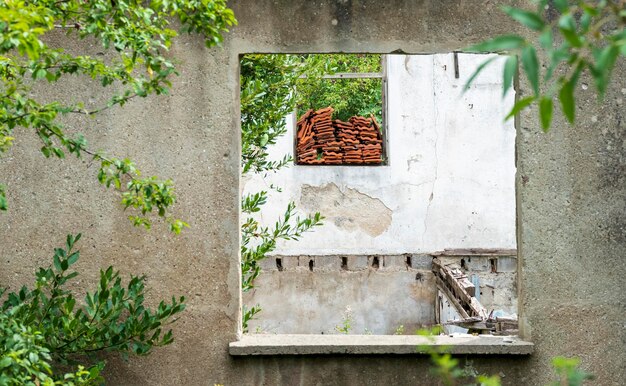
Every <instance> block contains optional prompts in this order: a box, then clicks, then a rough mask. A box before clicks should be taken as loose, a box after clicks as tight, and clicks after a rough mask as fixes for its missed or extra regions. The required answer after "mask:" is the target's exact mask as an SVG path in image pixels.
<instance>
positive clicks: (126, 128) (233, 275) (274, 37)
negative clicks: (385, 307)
mask: <svg viewBox="0 0 626 386" xmlns="http://www.w3.org/2000/svg"><path fill="white" fill-rule="evenodd" d="M505 3H506V4H512V5H523V6H529V7H530V6H531V4H530V2H527V1H512V2H503V1H490V2H483V1H448V0H446V1H430V0H421V1H415V2H409V1H400V0H398V1H389V2H380V1H370V0H360V1H357V0H352V1H315V2H312V1H304V0H299V1H292V0H289V1H286V0H277V1H269V0H255V1H249V0H240V1H237V2H233V3H232V6H233V7H234V10H235V13H236V14H237V16H238V18H239V22H240V24H239V26H238V27H236V28H234V29H233V32H232V33H231V34H229V35H227V37H226V42H225V44H224V48H222V49H215V50H206V49H205V48H204V47H203V45H202V43H201V42H200V40H199V39H197V38H194V37H186V38H184V39H183V41H181V42H179V43H177V44H176V45H175V46H174V47H173V54H174V55H178V56H179V57H180V58H181V60H182V62H183V67H182V69H181V70H182V71H181V76H180V77H179V78H177V79H176V80H175V82H174V92H173V96H171V97H162V98H156V99H152V100H150V101H144V100H133V101H132V102H131V103H129V104H128V105H127V106H126V107H125V108H124V109H123V110H121V111H120V110H112V111H109V112H107V113H105V114H104V115H103V116H102V117H100V118H99V119H98V120H96V121H89V120H87V121H85V122H82V123H84V124H85V125H86V126H85V127H89V129H88V130H86V134H87V136H88V137H89V139H90V140H91V142H92V143H94V145H95V147H98V148H106V149H111V150H112V151H113V152H114V153H115V154H117V155H121V156H123V155H127V154H128V155H131V154H132V155H134V158H135V159H136V161H137V162H138V164H139V165H142V168H143V171H144V173H145V174H147V175H152V174H156V173H157V172H158V173H159V174H160V175H164V176H172V177H175V178H176V182H177V186H178V192H179V198H180V203H179V204H178V210H179V214H180V216H181V217H183V218H186V219H188V220H189V222H190V223H191V224H192V226H193V228H192V229H191V230H189V231H188V232H186V233H185V234H184V235H182V236H181V237H178V238H174V237H170V236H169V235H166V234H165V233H166V232H165V231H162V230H161V229H159V228H158V227H157V228H155V229H153V230H152V231H151V232H148V233H146V232H144V231H142V230H139V229H133V228H132V227H131V226H130V225H129V224H128V222H127V220H126V219H125V216H124V215H123V214H121V212H120V211H119V206H118V204H117V199H116V198H115V197H113V196H112V195H111V194H110V193H109V192H105V191H103V189H102V188H101V187H99V186H98V185H97V184H96V183H95V176H89V175H87V176H82V174H84V173H85V172H87V174H89V173H90V172H92V169H93V168H89V167H88V162H85V163H82V162H77V161H72V160H65V161H58V160H48V161H46V160H43V159H42V156H41V154H39V152H38V150H37V149H38V148H39V146H38V143H37V139H36V138H35V137H34V135H32V136H31V135H30V133H27V132H18V133H17V134H18V138H19V139H18V141H17V143H16V146H15V148H14V149H13V150H12V152H11V154H10V155H8V156H7V157H6V158H3V159H2V160H1V161H0V176H2V177H1V179H2V180H3V182H5V183H6V185H7V186H8V188H9V199H10V204H11V210H10V211H9V212H8V213H7V214H2V215H1V216H0V229H1V231H0V255H1V262H2V264H0V280H1V281H2V283H3V284H7V285H10V286H11V288H13V289H15V288H16V287H17V286H18V285H20V284H22V283H27V282H30V281H31V278H32V273H33V271H34V269H35V267H37V266H39V265H45V264H48V263H49V261H50V256H51V251H52V248H53V247H54V246H56V245H58V244H60V243H62V241H63V240H64V236H65V234H66V233H67V232H77V231H82V232H83V233H85V236H84V240H83V241H82V242H81V244H82V248H83V254H82V261H81V262H80V263H79V264H80V268H81V270H82V271H84V274H83V275H82V276H81V277H80V283H76V284H75V286H76V288H78V287H82V286H85V285H86V283H88V282H90V281H92V280H93V279H94V277H96V275H97V270H98V269H99V268H100V267H103V266H106V265H107V264H110V263H114V264H116V265H117V266H119V267H120V268H122V269H124V270H125V271H128V272H130V271H133V272H141V271H143V272H144V273H146V275H147V277H148V279H147V280H148V281H147V285H148V287H149V288H150V293H149V299H150V301H155V300H156V299H159V298H162V297H168V296H170V295H172V294H184V295H186V296H187V297H188V299H189V306H188V308H187V310H186V311H185V313H184V314H183V315H182V316H181V318H180V320H179V321H178V322H177V323H176V325H175V326H174V329H175V336H176V342H175V343H174V344H173V345H171V346H169V347H166V348H163V349H160V350H156V351H155V352H154V354H153V355H151V356H149V357H146V358H140V359H132V360H131V361H130V362H128V363H124V362H122V361H119V360H111V361H110V362H109V370H108V372H107V376H108V379H109V383H110V384H112V385H178V384H187V385H206V384H212V383H213V382H220V383H223V384H225V385H254V384H257V385H279V384H284V385H293V384H305V385H315V384H322V385H388V384H425V385H429V384H433V380H432V378H430V377H431V375H430V373H429V371H428V366H429V361H428V358H425V357H412V356H407V357H397V356H395V357H388V356H340V355H333V356H327V357H322V356H320V357H271V358H239V359H233V358H231V357H230V356H229V355H228V351H227V350H228V349H227V347H228V343H229V342H231V341H233V340H235V339H237V331H238V319H239V316H238V315H239V305H240V300H239V274H238V264H239V262H238V256H237V255H238V250H239V248H238V243H239V241H238V226H239V213H238V199H237V196H238V193H239V185H238V184H239V182H238V181H239V167H238V165H239V140H238V138H239V133H238V130H239V126H238V125H239V124H238V121H239V116H238V108H237V103H238V100H239V96H238V91H237V87H238V86H237V79H238V68H237V66H238V55H239V54H241V53H244V52H251V51H259V52H278V51H280V52H294V51H299V52H303V51H314V52H337V51H342V50H344V51H345V50H347V51H371V52H392V51H395V50H403V51H406V52H413V53H419V52H450V51H451V50H454V49H458V48H459V47H463V46H466V45H468V44H470V43H473V42H477V41H479V40H481V39H484V38H486V37H489V36H493V35H495V34H499V33H507V32H511V31H515V30H519V29H518V27H517V26H516V24H515V23H514V22H512V21H510V20H509V19H508V18H507V17H505V16H503V15H502V13H501V11H500V10H499V7H500V6H501V5H503V4H505ZM333 20H337V23H333ZM335 24H336V25H335ZM91 51H92V52H97V51H98V49H97V48H91ZM624 79H626V65H625V64H624V62H623V60H622V61H621V62H620V63H619V64H618V65H617V67H616V69H615V71H614V84H613V85H612V87H611V88H610V90H609V91H608V93H607V95H606V98H605V101H604V103H603V104H602V105H598V104H597V102H596V99H595V98H594V97H593V94H592V87H593V86H592V82H590V81H589V79H584V81H586V82H587V83H588V84H589V85H590V86H589V88H588V89H587V90H582V89H579V90H578V102H579V103H580V108H579V109H578V110H577V113H578V114H577V116H578V118H579V122H578V124H577V126H576V127H575V128H570V127H568V126H567V125H566V123H565V121H564V120H563V119H561V118H560V117H558V118H557V121H556V122H555V126H554V129H553V130H552V131H551V132H550V133H549V134H543V133H542V132H541V129H540V127H539V123H538V120H537V118H536V111H535V110H532V111H530V112H526V113H524V114H522V115H521V117H520V124H519V128H518V133H517V134H518V137H517V138H518V139H517V161H518V163H517V166H518V170H517V178H516V181H517V184H518V186H517V195H518V205H517V208H518V209H517V214H518V249H519V251H520V254H519V267H520V280H519V287H518V289H519V294H520V297H519V304H520V307H519V311H520V316H521V318H522V327H523V329H522V332H521V333H522V334H523V336H524V337H525V338H527V339H532V340H533V341H534V342H535V344H536V346H535V347H536V349H535V353H534V354H533V355H532V356H530V357H528V358H519V357H514V358H511V357H484V356H483V357H470V358H467V359H468V360H471V361H472V363H473V365H474V366H475V367H476V368H477V369H478V370H480V371H484V372H490V373H500V374H502V375H504V376H505V377H504V378H503V381H504V383H505V384H508V385H541V384H546V383H547V382H548V380H549V379H551V378H552V375H551V373H552V372H551V370H550V365H549V362H550V358H551V357H553V356H556V355H577V356H579V357H581V359H582V363H583V367H584V368H585V369H586V370H588V371H591V372H593V373H595V374H596V376H597V378H596V380H595V381H594V382H595V384H598V385H619V384H621V383H623V379H626V368H625V367H624V363H625V362H626V350H625V349H624V348H625V346H626V328H624V319H623V318H624V311H625V308H626V291H624V284H623V282H624V281H623V278H624V277H625V276H626V259H624V255H625V254H626V224H625V222H624V219H626V209H625V208H626V183H625V182H626V173H625V170H626V149H625V148H624V143H623V142H624V141H623V140H624V138H625V137H626V128H625V126H624V99H625V98H626V95H625V94H626V85H625V84H624ZM97 90H99V88H98V87H97V85H96V84H95V82H94V83H86V84H78V83H72V82H69V81H68V82H67V83H62V84H59V85H57V87H56V89H55V90H54V91H52V92H51V93H50V94H49V95H50V96H56V95H65V96H76V97H84V98H85V99H87V98H90V97H92V98H94V99H98V98H99V96H98V93H99V91H97ZM520 91H521V93H522V94H528V92H529V88H528V86H527V85H525V84H522V86H521V88H520ZM100 99H101V98H100ZM87 124H88V125H87ZM77 127H78V126H77ZM218 139H219V140H218ZM116 214H118V215H116Z"/></svg>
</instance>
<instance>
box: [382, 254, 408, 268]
mask: <svg viewBox="0 0 626 386" xmlns="http://www.w3.org/2000/svg"><path fill="white" fill-rule="evenodd" d="M382 260H383V261H382V266H381V268H382V269H384V270H387V271H400V270H401V271H405V270H406V269H407V264H406V256H405V255H390V256H383V257H382Z"/></svg>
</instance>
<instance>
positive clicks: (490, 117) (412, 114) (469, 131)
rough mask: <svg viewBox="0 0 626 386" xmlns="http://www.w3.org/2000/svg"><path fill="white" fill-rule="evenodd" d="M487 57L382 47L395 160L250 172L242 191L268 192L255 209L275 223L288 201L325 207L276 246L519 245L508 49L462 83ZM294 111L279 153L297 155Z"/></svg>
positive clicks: (353, 251)
mask: <svg viewBox="0 0 626 386" xmlns="http://www.w3.org/2000/svg"><path fill="white" fill-rule="evenodd" d="M490 56H491V55H471V54H459V55H458V68H459V78H456V77H455V65H454V55H453V54H438V55H388V56H387V84H388V86H387V93H386V96H385V97H386V98H387V106H388V107H387V114H386V117H387V122H386V124H385V126H386V134H387V137H386V146H387V155H388V163H387V165H384V166H306V165H293V166H291V167H289V168H284V169H282V170H279V171H278V172H276V173H268V174H257V175H254V176H246V178H245V180H244V192H245V193H254V192H258V191H261V190H266V191H267V190H268V186H272V185H273V186H278V187H280V188H281V191H280V192H277V191H270V192H269V197H270V198H269V199H268V203H267V204H266V205H265V206H264V207H263V210H262V211H261V212H260V213H261V215H260V216H259V217H260V220H261V222H265V223H266V225H270V226H271V225H272V224H273V223H274V221H276V219H277V218H278V217H280V216H281V215H282V213H283V212H284V211H285V207H286V206H287V204H288V203H289V202H290V201H293V202H295V203H296V206H297V207H298V208H299V209H300V210H301V211H305V212H309V213H311V212H318V211H319V212H320V213H321V214H322V215H323V216H325V217H326V220H325V221H324V226H323V227H321V228H317V229H316V230H315V231H314V232H310V233H307V234H305V235H304V236H303V237H302V239H300V240H299V241H298V242H290V241H283V240H281V242H280V243H279V245H278V248H277V249H276V251H275V253H276V254H279V255H299V254H307V255H337V254H349V255H359V254H360V255H368V254H401V253H427V252H435V251H441V250H444V249H446V248H470V247H471V248H501V249H515V246H516V241H515V128H514V125H513V120H508V121H507V122H505V121H504V117H505V116H506V115H507V113H508V112H509V111H510V109H511V107H512V106H513V99H514V92H508V93H507V95H506V97H505V98H504V99H503V98H502V65H503V62H504V58H502V59H499V60H498V61H496V63H494V65H493V67H491V68H488V70H487V71H486V72H485V73H484V74H482V75H481V76H479V77H478V78H476V81H475V83H474V86H473V87H472V88H471V89H470V90H468V91H467V93H465V94H462V92H461V90H462V88H463V86H464V85H465V83H466V82H467V80H468V79H469V77H470V76H471V75H472V74H473V73H474V70H475V68H476V67H477V66H478V65H480V64H481V63H482V62H484V61H485V60H487V59H488V58H490ZM293 123H294V119H293V117H292V116H291V117H289V118H288V119H287V133H286V134H285V135H284V136H283V137H281V138H280V139H279V140H278V142H277V143H276V145H274V146H271V147H270V149H269V154H270V157H271V158H272V159H275V160H280V159H282V158H283V157H284V156H285V155H286V154H291V155H293V148H294V144H293V141H294V137H295V135H294V124H293Z"/></svg>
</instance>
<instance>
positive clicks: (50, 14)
mask: <svg viewBox="0 0 626 386" xmlns="http://www.w3.org/2000/svg"><path fill="white" fill-rule="evenodd" d="M172 19H177V21H178V23H179V25H180V29H181V30H182V31H183V32H190V33H191V32H193V33H200V34H202V35H203V37H204V39H205V44H206V46H207V47H211V46H214V45H216V44H218V43H220V42H221V40H222V36H221V34H222V32H225V31H227V28H228V27H229V26H231V25H233V24H234V23H236V21H235V19H234V15H233V13H232V11H231V10H230V9H228V8H227V7H226V1H225V0H211V1H198V0H149V1H139V0H116V1H110V0H90V1H80V0H64V1H56V0H38V1H20V0H6V1H3V2H2V3H1V4H0V98H2V104H0V153H4V152H7V151H8V150H9V148H10V147H11V143H12V140H13V137H12V136H11V135H12V133H13V130H14V129H15V128H16V127H24V128H27V129H30V130H31V131H32V132H33V133H35V134H36V135H37V136H38V138H39V139H40V141H41V145H42V147H41V152H42V154H43V155H44V156H45V157H52V156H54V157H57V158H64V157H65V155H66V153H67V154H73V155H75V156H76V157H82V156H85V155H87V156H91V157H93V158H94V160H96V161H97V162H98V163H100V168H99V171H98V180H99V181H100V182H101V183H102V184H103V185H105V186H106V187H107V188H108V187H113V188H115V189H116V190H117V191H119V192H120V195H121V196H122V204H123V205H124V207H125V208H133V209H134V210H135V211H136V212H137V214H136V215H131V216H129V218H130V220H131V221H132V223H133V224H135V225H141V226H145V227H146V228H149V227H150V225H151V222H152V221H151V219H150V218H149V217H148V216H147V214H149V213H152V212H153V210H154V211H155V212H157V213H158V216H160V217H162V218H164V219H165V220H166V222H168V223H169V226H170V229H171V230H172V231H174V232H176V233H178V232H180V231H181V229H182V228H184V227H186V226H187V224H185V223H184V222H182V221H180V220H176V219H174V218H172V217H171V216H170V215H168V214H167V210H168V209H169V208H170V206H171V205H172V204H174V202H175V195H174V193H173V188H172V183H171V181H170V180H161V179H159V178H157V177H151V178H140V172H139V171H138V170H137V168H136V167H135V165H134V163H133V162H132V161H130V160H128V159H124V160H122V159H117V158H114V157H110V156H107V155H105V154H104V153H103V152H99V151H94V150H92V149H90V148H89V147H88V145H87V141H86V139H85V138H84V136H83V135H82V134H80V133H78V134H70V133H77V132H78V131H79V130H80V128H76V127H71V126H68V125H64V124H62V123H61V122H60V119H59V118H61V116H63V115H69V114H75V115H83V116H95V115H96V114H98V113H100V112H102V111H104V110H106V109H109V108H112V107H114V106H123V105H124V104H126V103H127V102H128V101H129V100H130V99H132V98H135V97H147V96H149V95H153V94H157V95H158V94H167V93H168V92H169V87H170V86H171V83H170V78H171V77H172V76H173V75H176V74H177V70H176V65H175V62H174V61H173V60H172V59H170V58H168V57H167V52H168V50H169V47H170V45H171V43H172V40H173V39H174V38H175V37H176V36H177V32H176V31H175V30H174V29H172V28H170V27H169V24H170V20H172ZM55 29H61V30H64V31H65V32H67V37H66V38H65V41H66V42H67V43H68V45H70V43H71V42H72V41H73V39H74V40H75V39H79V40H80V39H86V38H90V39H94V40H95V41H98V42H100V44H101V45H102V47H103V48H104V49H107V50H108V52H109V53H111V54H114V55H113V56H112V57H111V58H110V59H107V60H104V59H101V58H94V57H90V56H86V55H73V54H69V53H67V52H65V51H64V50H63V48H57V47H54V48H53V47H51V46H49V45H48V44H47V43H46V42H47V41H48V39H46V35H47V34H48V33H50V32H52V31H53V30H55ZM70 75H82V76H83V77H84V79H85V80H88V79H95V80H97V81H98V82H99V83H100V84H101V85H102V86H103V87H108V86H114V87H110V88H111V89H115V90H119V91H117V92H116V91H112V92H111V94H110V97H109V100H108V102H107V103H106V104H104V105H102V106H99V107H95V108H91V109H87V108H85V103H84V102H83V101H79V100H71V99H72V98H73V97H74V96H69V99H70V100H69V101H68V102H61V101H54V102H50V103H45V102H43V101H42V100H40V98H37V93H36V92H34V91H35V90H37V89H36V87H37V86H38V85H40V84H41V83H55V82H58V81H63V80H64V79H65V78H66V77H67V76H70ZM6 201H7V200H6V195H5V191H4V189H0V210H6V208H7V202H6Z"/></svg>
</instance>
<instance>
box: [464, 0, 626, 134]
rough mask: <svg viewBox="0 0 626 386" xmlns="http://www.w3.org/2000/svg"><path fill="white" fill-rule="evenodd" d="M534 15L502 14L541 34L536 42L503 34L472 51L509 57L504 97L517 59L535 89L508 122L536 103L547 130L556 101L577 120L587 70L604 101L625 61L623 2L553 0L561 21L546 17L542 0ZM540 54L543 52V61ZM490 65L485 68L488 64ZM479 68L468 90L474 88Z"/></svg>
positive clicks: (625, 12) (515, 11)
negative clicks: (580, 83) (581, 81)
mask: <svg viewBox="0 0 626 386" xmlns="http://www.w3.org/2000/svg"><path fill="white" fill-rule="evenodd" d="M536 2H537V9H536V10H535V11H534V12H533V11H529V10H524V9H519V8H514V7H504V8H503V10H504V12H505V13H506V14H507V15H509V16H510V17H511V18H513V19H514V20H516V21H517V22H519V23H521V24H522V25H524V26H525V27H527V28H529V29H531V30H533V31H535V32H536V33H538V34H539V35H538V39H537V41H536V42H535V41H530V40H527V39H525V38H523V37H521V36H519V35H504V36H498V37H495V38H493V39H490V40H487V41H484V42H482V43H479V44H477V45H475V46H472V47H470V48H469V51H473V52H484V51H490V52H505V53H510V54H512V55H513V56H511V57H509V58H508V59H507V61H506V63H505V66H504V73H503V77H504V92H505V93H506V91H507V90H508V89H509V88H510V86H511V84H512V81H513V77H514V75H515V72H516V71H515V69H516V67H517V55H519V57H520V59H521V64H522V69H523V74H524V75H525V77H526V79H527V80H528V83H529V84H530V86H531V87H532V95H531V96H527V97H525V98H523V99H521V100H519V101H517V102H516V104H515V105H514V107H513V109H512V110H511V113H510V114H509V115H508V116H507V119H508V118H510V117H513V116H514V115H515V114H517V113H519V112H520V111H521V110H523V109H525V108H527V107H529V106H530V105H532V104H533V103H538V104H539V120H540V123H541V127H542V129H543V130H544V131H548V130H549V129H550V127H551V125H552V117H553V98H554V97H556V98H557V99H558V100H559V102H560V106H561V111H562V112H563V115H565V117H566V118H567V120H568V121H569V122H570V123H572V124H573V123H574V121H575V118H576V116H575V111H576V109H575V103H576V101H575V96H574V94H575V93H574V91H575V90H576V85H577V83H578V80H579V78H580V76H581V74H582V73H584V72H586V71H588V72H589V74H591V77H592V78H593V80H594V83H595V86H596V90H597V93H598V97H599V99H602V97H603V96H604V94H605V92H606V89H607V87H608V85H609V83H610V80H611V74H612V71H613V68H614V66H615V62H616V61H617V60H618V58H620V57H622V58H623V57H624V56H626V30H625V28H624V27H625V26H626V10H624V8H623V6H624V5H623V2H621V1H608V0H600V1H593V2H591V1H581V0H578V1H575V2H573V3H571V4H570V2H569V1H564V0H563V1H554V2H551V3H550V4H551V5H550V7H552V6H553V7H555V8H556V12H557V13H558V17H555V18H550V19H549V18H548V12H549V7H548V0H539V1H536ZM537 50H542V52H543V55H541V57H542V58H546V59H545V61H540V60H539V55H538V54H537ZM485 65H486V63H485ZM485 65H482V66H480V67H479V68H478V69H477V70H476V72H475V73H474V74H473V76H472V77H471V78H470V80H469V81H468V83H467V85H466V89H467V88H468V87H469V86H470V85H471V83H472V82H473V80H474V79H475V76H476V75H477V74H478V73H480V72H481V71H482V70H483V69H484V68H485Z"/></svg>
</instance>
